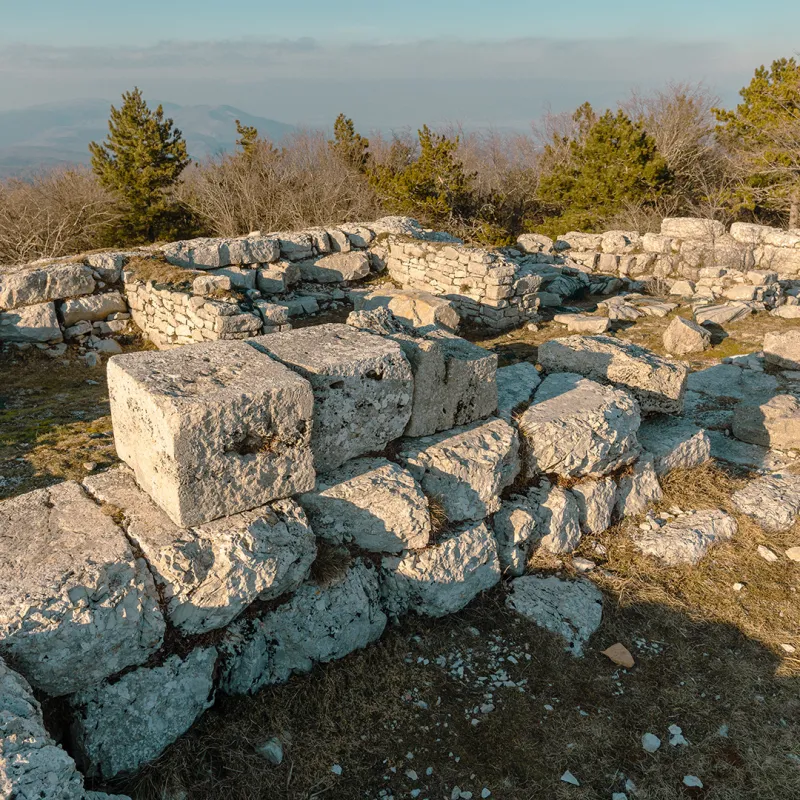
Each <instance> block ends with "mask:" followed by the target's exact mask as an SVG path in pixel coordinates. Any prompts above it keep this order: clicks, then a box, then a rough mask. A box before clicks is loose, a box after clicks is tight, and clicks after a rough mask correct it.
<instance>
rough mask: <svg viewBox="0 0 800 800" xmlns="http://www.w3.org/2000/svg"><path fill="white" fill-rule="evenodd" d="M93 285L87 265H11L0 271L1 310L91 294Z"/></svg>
mask: <svg viewBox="0 0 800 800" xmlns="http://www.w3.org/2000/svg"><path fill="white" fill-rule="evenodd" d="M94 287H95V281H94V277H93V276H92V270H91V269H89V267H87V266H86V264H50V265H47V266H41V267H39V266H37V267H32V266H28V267H12V268H9V269H4V270H3V271H2V272H0V309H4V308H17V307H18V306H29V305H33V304H35V303H44V302H46V301H47V300H61V299H63V298H65V297H77V296H78V295H82V294H91V292H93V291H94Z"/></svg>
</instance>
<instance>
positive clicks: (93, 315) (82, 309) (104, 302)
mask: <svg viewBox="0 0 800 800" xmlns="http://www.w3.org/2000/svg"><path fill="white" fill-rule="evenodd" d="M127 310H128V304H127V303H126V302H125V298H124V297H123V296H122V295H121V294H120V293H119V292H106V293H105V294H90V295H86V296H85V297H76V298H75V299H74V300H65V301H64V302H63V303H61V317H62V319H63V320H64V325H74V324H75V323H76V322H80V321H81V320H88V321H89V322H94V321H95V320H100V319H105V318H106V317H107V316H108V315H109V314H114V313H117V312H121V311H127Z"/></svg>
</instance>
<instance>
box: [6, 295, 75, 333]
mask: <svg viewBox="0 0 800 800" xmlns="http://www.w3.org/2000/svg"><path fill="white" fill-rule="evenodd" d="M63 338H64V337H63V334H62V333H61V326H60V325H59V324H58V317H57V316H56V309H55V305H54V304H53V303H39V304H38V305H33V306H23V307H22V308H15V309H14V310H12V311H4V312H0V341H5V342H60V341H62V339H63Z"/></svg>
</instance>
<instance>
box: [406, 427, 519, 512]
mask: <svg viewBox="0 0 800 800" xmlns="http://www.w3.org/2000/svg"><path fill="white" fill-rule="evenodd" d="M398 458H399V459H400V461H401V462H402V463H403V464H404V465H405V466H406V467H407V468H408V470H409V471H410V472H411V474H412V475H413V476H414V478H416V480H417V481H418V482H419V483H420V485H421V486H422V489H423V491H424V492H425V494H426V495H428V497H434V498H436V499H437V500H438V501H439V502H440V503H441V505H442V506H443V508H444V512H445V514H446V516H447V519H448V521H450V522H460V521H461V520H482V519H484V518H485V517H487V516H488V515H489V514H494V513H495V512H496V511H498V510H499V509H500V505H501V500H500V494H501V492H502V491H503V489H505V488H506V487H507V486H510V485H511V484H512V483H513V482H514V479H515V478H516V477H517V475H518V473H519V467H520V465H519V439H518V437H517V432H516V431H515V430H514V429H513V428H512V427H511V426H510V425H509V424H508V423H507V422H503V420H501V419H490V420H488V421H486V422H476V423H473V424H472V425H467V426H465V427H461V428H454V429H453V430H451V431H445V432H444V433H439V434H436V435H435V436H424V437H422V438H421V439H408V440H405V441H404V442H403V443H402V449H401V451H400V453H399V454H398Z"/></svg>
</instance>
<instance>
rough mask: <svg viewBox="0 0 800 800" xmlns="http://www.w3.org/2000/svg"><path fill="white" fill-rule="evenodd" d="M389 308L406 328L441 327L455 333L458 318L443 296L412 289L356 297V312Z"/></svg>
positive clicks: (389, 289)
mask: <svg viewBox="0 0 800 800" xmlns="http://www.w3.org/2000/svg"><path fill="white" fill-rule="evenodd" d="M381 307H385V308H388V309H389V310H390V311H391V312H392V313H393V314H394V316H395V317H396V318H397V319H398V320H400V322H402V323H403V324H404V325H406V326H407V327H409V328H421V329H423V330H429V329H431V328H436V327H442V328H447V329H448V330H451V331H454V330H456V329H457V328H458V326H459V324H460V322H461V318H460V317H459V315H458V311H456V309H455V306H454V305H453V303H452V302H451V301H450V300H446V299H445V298H444V297H437V296H436V295H434V294H431V293H430V292H423V291H419V290H415V289H392V288H387V289H380V290H376V291H374V292H370V293H369V294H367V295H365V296H364V297H362V298H359V301H358V303H357V304H356V311H362V310H363V311H373V310H374V309H376V308H381Z"/></svg>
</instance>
